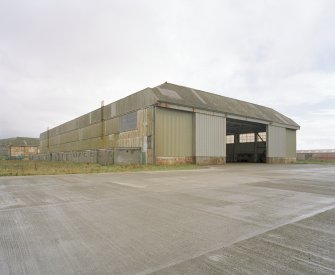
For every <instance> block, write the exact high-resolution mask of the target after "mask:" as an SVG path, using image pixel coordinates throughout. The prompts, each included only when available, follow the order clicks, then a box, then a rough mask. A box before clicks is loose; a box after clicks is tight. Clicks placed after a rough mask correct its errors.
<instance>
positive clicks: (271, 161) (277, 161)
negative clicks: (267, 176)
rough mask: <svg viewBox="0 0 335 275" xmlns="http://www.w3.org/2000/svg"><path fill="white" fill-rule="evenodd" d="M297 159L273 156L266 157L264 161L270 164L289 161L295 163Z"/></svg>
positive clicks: (287, 162)
mask: <svg viewBox="0 0 335 275" xmlns="http://www.w3.org/2000/svg"><path fill="white" fill-rule="evenodd" d="M296 161H297V159H296V158H273V157H271V158H270V157H267V158H266V163H270V164H280V163H282V164H289V163H295V162H296Z"/></svg>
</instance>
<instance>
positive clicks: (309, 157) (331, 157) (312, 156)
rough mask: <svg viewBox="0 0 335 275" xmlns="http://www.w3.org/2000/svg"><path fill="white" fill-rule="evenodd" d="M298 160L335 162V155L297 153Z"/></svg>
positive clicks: (331, 153)
mask: <svg viewBox="0 0 335 275" xmlns="http://www.w3.org/2000/svg"><path fill="white" fill-rule="evenodd" d="M297 160H323V161H327V160H335V153H333V152H330V153H322V152H318V153H297Z"/></svg>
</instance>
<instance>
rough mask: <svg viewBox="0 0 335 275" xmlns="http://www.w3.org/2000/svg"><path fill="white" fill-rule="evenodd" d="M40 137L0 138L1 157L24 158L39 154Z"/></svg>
mask: <svg viewBox="0 0 335 275" xmlns="http://www.w3.org/2000/svg"><path fill="white" fill-rule="evenodd" d="M38 147H39V139H38V138H29V137H15V138H6V139H0V159H12V158H15V159H23V158H29V157H30V156H33V155H36V154H38Z"/></svg>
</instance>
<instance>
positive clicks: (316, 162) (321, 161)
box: [296, 160, 335, 164]
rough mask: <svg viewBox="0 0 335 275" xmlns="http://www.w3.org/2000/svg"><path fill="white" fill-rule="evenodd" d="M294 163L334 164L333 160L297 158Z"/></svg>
mask: <svg viewBox="0 0 335 275" xmlns="http://www.w3.org/2000/svg"><path fill="white" fill-rule="evenodd" d="M296 164H335V160H297V162H296Z"/></svg>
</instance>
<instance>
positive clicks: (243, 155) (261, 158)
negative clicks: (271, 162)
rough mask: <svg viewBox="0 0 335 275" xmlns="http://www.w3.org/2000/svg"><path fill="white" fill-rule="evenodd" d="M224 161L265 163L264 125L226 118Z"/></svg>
mask: <svg viewBox="0 0 335 275" xmlns="http://www.w3.org/2000/svg"><path fill="white" fill-rule="evenodd" d="M226 129H227V136H226V156H227V158H226V161H227V162H254V163H256V162H258V163H265V162H266V125H265V124H262V123H257V122H251V121H245V120H238V119H231V118H227V128H226Z"/></svg>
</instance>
